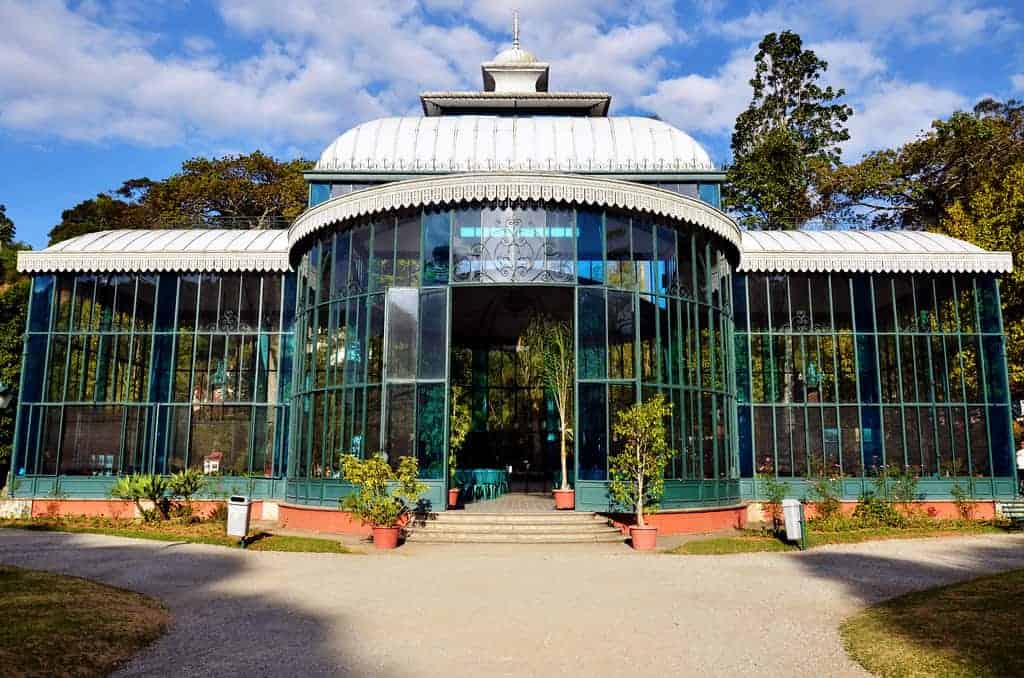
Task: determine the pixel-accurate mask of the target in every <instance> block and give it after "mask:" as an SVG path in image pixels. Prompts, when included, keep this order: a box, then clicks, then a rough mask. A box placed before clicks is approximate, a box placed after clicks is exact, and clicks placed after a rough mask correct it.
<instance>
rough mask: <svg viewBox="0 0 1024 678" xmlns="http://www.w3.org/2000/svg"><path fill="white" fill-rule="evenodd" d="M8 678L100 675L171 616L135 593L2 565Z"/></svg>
mask: <svg viewBox="0 0 1024 678" xmlns="http://www.w3.org/2000/svg"><path fill="white" fill-rule="evenodd" d="M0 600H3V613H4V615H3V623H2V624H0V666H3V667H4V668H3V674H4V675H5V676H11V677H12V678H14V677H19V678H20V677H22V676H105V675H107V674H109V673H111V672H112V671H113V670H114V669H116V668H117V667H119V666H121V665H122V664H124V663H125V662H126V661H127V660H128V659H129V658H130V657H131V656H132V655H133V654H135V653H136V652H138V651H139V650H140V649H142V648H143V647H145V646H146V645H148V644H149V643H151V642H153V641H154V640H156V638H158V637H159V636H160V635H161V634H162V633H163V632H164V629H166V628H167V624H168V622H169V621H170V614H168V612H167V610H166V609H165V608H164V607H163V605H161V603H160V602H159V601H158V600H156V599H154V598H150V597H149V596H144V595H142V594H140V593H133V592H131V591H125V590H124V589H118V588H114V587H112V586H105V585H103V584H97V583H95V582H90V581H86V580H85V579H79V578H77V577H66V576H63V575H59V574H51V573H49V572H37V571H33V570H22V569H20V568H15V567H8V566H6V565H0Z"/></svg>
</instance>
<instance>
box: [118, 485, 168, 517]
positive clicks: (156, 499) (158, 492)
mask: <svg viewBox="0 0 1024 678" xmlns="http://www.w3.org/2000/svg"><path fill="white" fill-rule="evenodd" d="M167 490H168V483H167V480H166V479H165V478H164V477H163V476H158V475H136V474H132V475H130V476H124V477H121V478H118V479H117V482H115V483H114V486H113V487H111V488H110V496H112V497H116V498H117V499H127V500H129V501H132V502H135V506H136V507H137V508H138V509H139V513H141V514H142V517H143V519H145V520H149V519H150V518H151V517H152V516H153V515H154V512H153V511H150V510H148V509H146V508H145V507H143V506H142V501H143V500H144V499H146V500H149V501H151V502H153V505H154V506H155V507H156V511H157V512H159V513H158V515H159V517H160V518H163V519H165V520H166V519H167V518H170V502H168V501H167Z"/></svg>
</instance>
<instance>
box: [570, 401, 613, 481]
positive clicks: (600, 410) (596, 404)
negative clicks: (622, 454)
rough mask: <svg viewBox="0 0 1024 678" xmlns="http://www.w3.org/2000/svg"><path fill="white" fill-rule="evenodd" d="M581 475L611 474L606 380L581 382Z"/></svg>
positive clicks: (593, 477)
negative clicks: (602, 382)
mask: <svg viewBox="0 0 1024 678" xmlns="http://www.w3.org/2000/svg"><path fill="white" fill-rule="evenodd" d="M579 403H580V407H579V415H578V417H577V430H578V431H579V478H580V480H606V479H607V478H608V469H607V467H608V414H607V408H606V402H605V386H604V384H580V385H579Z"/></svg>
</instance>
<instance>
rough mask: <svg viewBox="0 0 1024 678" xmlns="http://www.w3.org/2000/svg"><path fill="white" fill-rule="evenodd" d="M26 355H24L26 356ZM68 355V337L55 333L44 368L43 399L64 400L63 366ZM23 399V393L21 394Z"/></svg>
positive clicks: (51, 400)
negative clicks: (44, 388) (44, 386)
mask: <svg viewBox="0 0 1024 678" xmlns="http://www.w3.org/2000/svg"><path fill="white" fill-rule="evenodd" d="M27 357H28V356H26V358H27ZM67 357H68V338H67V336H66V335H61V334H55V335H53V337H52V339H51V342H50V358H49V364H48V365H47V368H46V394H45V395H44V397H43V399H44V400H49V401H50V402H60V401H61V400H64V367H65V362H66V361H67ZM22 397H23V399H24V395H23V396H22Z"/></svg>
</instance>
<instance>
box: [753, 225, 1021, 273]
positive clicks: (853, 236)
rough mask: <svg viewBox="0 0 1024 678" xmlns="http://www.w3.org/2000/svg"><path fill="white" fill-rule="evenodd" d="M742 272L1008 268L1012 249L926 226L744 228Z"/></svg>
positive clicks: (991, 270)
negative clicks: (891, 228)
mask: <svg viewBox="0 0 1024 678" xmlns="http://www.w3.org/2000/svg"><path fill="white" fill-rule="evenodd" d="M742 251H743V256H742V258H741V260H740V266H739V269H738V270H740V271H780V272H782V271H792V272H824V271H838V272H850V273H929V272H934V273H1009V272H1010V271H1012V270H1013V258H1012V256H1011V255H1010V253H1009V252H988V251H986V250H983V249H981V248H980V247H978V246H976V245H972V244H970V243H968V242H964V241H963V240H957V239H956V238H951V237H950V236H948V235H942V234H940V233H927V232H924V231H849V230H847V231H744V232H743V235H742Z"/></svg>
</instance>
